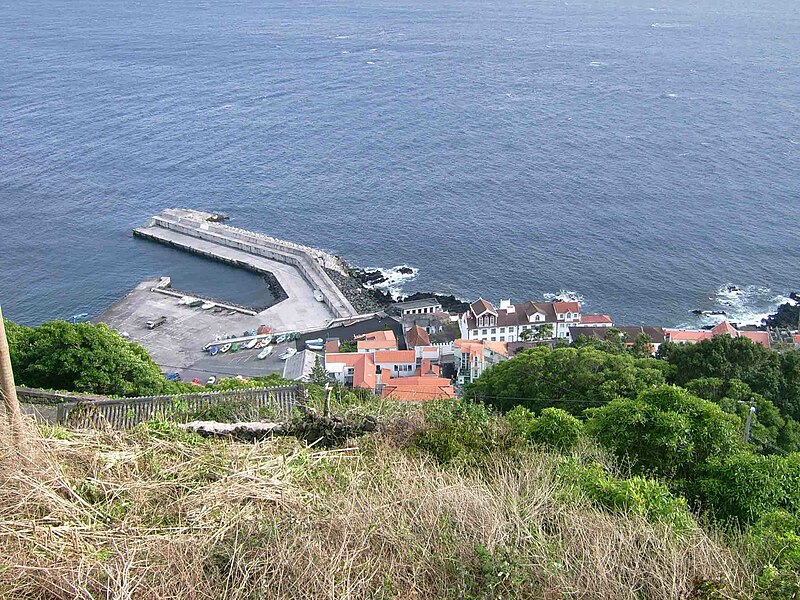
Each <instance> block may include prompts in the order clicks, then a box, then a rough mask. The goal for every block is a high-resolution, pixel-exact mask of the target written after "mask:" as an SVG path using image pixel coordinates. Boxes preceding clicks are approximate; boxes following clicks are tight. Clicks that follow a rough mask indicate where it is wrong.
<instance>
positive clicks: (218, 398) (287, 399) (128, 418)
mask: <svg viewBox="0 0 800 600" xmlns="http://www.w3.org/2000/svg"><path fill="white" fill-rule="evenodd" d="M18 394H19V396H20V400H21V401H23V402H31V401H33V402H35V403H40V404H41V403H43V402H46V401H47V400H50V402H51V403H52V402H60V403H59V404H57V405H56V406H55V409H56V417H55V420H56V422H57V423H59V424H61V425H67V426H69V427H75V428H79V429H87V428H95V427H111V428H113V429H130V428H131V427H134V426H135V425H137V424H138V423H142V422H144V421H149V420H151V419H154V418H158V417H161V418H167V419H172V420H178V421H181V420H186V419H188V418H189V417H190V416H191V415H192V414H194V413H197V412H199V411H201V410H203V409H204V408H208V407H211V406H213V405H214V404H221V403H230V404H235V405H249V406H251V407H253V408H255V409H256V410H260V409H270V410H271V411H272V412H274V414H275V416H276V417H278V418H280V417H283V418H286V417H288V416H289V415H290V414H291V413H292V412H293V411H294V410H295V409H300V408H302V407H304V406H305V389H304V388H303V386H298V385H291V386H279V387H265V388H254V389H242V390H226V391H220V392H201V393H198V394H177V395H171V396H144V397H139V398H114V399H112V398H104V399H98V398H97V397H86V398H83V397H80V396H69V395H66V394H59V393H55V392H46V391H43V390H28V389H24V390H23V389H22V388H20V390H19V391H18ZM67 399H68V401H66V402H64V400H67Z"/></svg>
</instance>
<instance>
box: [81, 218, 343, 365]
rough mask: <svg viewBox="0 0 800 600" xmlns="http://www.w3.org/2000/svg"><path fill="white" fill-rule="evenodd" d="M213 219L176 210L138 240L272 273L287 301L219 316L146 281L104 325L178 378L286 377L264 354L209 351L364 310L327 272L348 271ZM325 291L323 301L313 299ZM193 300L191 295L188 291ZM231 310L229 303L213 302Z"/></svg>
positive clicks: (142, 230) (310, 251)
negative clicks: (223, 342) (159, 321)
mask: <svg viewBox="0 0 800 600" xmlns="http://www.w3.org/2000/svg"><path fill="white" fill-rule="evenodd" d="M210 217H212V215H210V214H209V213H202V212H198V211H193V210H182V209H170V210H166V211H164V212H163V213H161V214H160V215H157V216H155V217H153V218H151V219H150V220H149V221H148V223H147V224H146V225H145V226H143V227H139V228H137V229H136V230H134V235H136V236H137V237H141V238H146V239H150V240H153V241H157V242H159V243H162V244H166V245H169V246H174V247H176V248H180V249H183V250H186V251H188V252H192V253H194V254H198V255H201V256H206V257H208V258H210V259H213V260H218V261H221V262H225V263H228V264H231V265H234V266H238V267H240V268H244V269H248V270H250V271H255V272H259V273H271V274H272V275H273V276H274V278H275V279H276V280H277V283H278V284H279V285H280V286H281V287H282V288H283V291H284V292H285V294H286V298H285V299H284V300H282V301H280V302H277V303H276V304H274V305H272V306H270V307H268V308H266V309H264V310H262V311H261V312H256V311H255V310H254V311H250V310H246V307H245V309H244V310H243V309H242V307H238V308H237V307H232V308H235V310H236V311H237V312H236V313H235V314H229V311H225V312H223V313H215V312H213V311H211V310H206V311H204V310H202V309H200V308H199V307H198V308H194V309H193V308H190V307H188V306H184V305H181V304H179V302H178V298H177V297H174V296H173V294H172V293H169V292H170V291H171V290H170V288H169V287H168V281H169V280H168V279H167V278H162V279H160V280H147V281H144V282H142V283H141V284H139V285H138V286H137V287H136V288H135V289H134V290H132V291H131V292H130V293H129V294H128V295H127V296H126V297H125V298H123V299H121V300H119V301H118V302H116V303H115V304H114V305H113V306H111V307H110V308H109V309H108V310H106V311H105V312H104V313H103V314H102V315H100V316H99V318H98V319H97V321H101V322H104V323H107V324H108V325H110V326H111V327H114V328H115V329H117V330H119V331H124V332H126V333H127V334H128V335H129V336H130V338H131V339H132V340H134V341H136V342H138V343H140V344H142V345H143V346H144V347H145V348H147V350H148V351H149V352H150V354H151V356H152V357H153V359H154V360H155V361H156V362H157V363H158V364H159V365H161V366H162V367H163V368H164V370H165V371H170V372H172V371H178V372H181V374H182V375H183V376H184V377H185V378H187V377H188V378H192V377H194V376H197V377H199V378H200V379H202V380H205V379H206V378H207V377H208V376H209V375H218V376H219V375H224V376H232V375H245V376H247V375H250V376H253V375H266V374H268V373H271V372H281V371H282V369H283V362H282V361H280V360H279V359H278V358H277V355H278V354H280V352H282V351H283V350H284V349H285V347H284V345H281V346H280V347H276V348H275V352H274V356H271V357H269V358H268V359H266V360H257V359H256V356H257V354H258V351H240V352H237V353H228V354H225V355H217V356H215V357H210V356H209V355H208V354H207V353H205V352H203V350H202V349H203V346H204V345H206V344H207V343H208V342H209V341H211V340H213V339H214V338H215V337H216V336H217V335H221V336H228V335H233V336H241V335H242V332H244V331H248V330H252V329H256V328H257V327H258V326H259V325H262V324H264V325H269V326H270V327H272V328H273V331H275V332H276V333H288V332H300V333H303V332H306V331H314V330H319V329H324V328H325V327H327V325H328V323H329V322H331V321H332V320H333V319H337V318H348V317H353V316H356V314H357V311H356V310H355V309H354V308H353V305H352V304H351V303H350V302H349V301H348V300H347V298H346V297H345V296H344V295H343V294H342V292H341V291H340V290H339V288H338V287H337V286H336V285H335V284H334V283H333V281H332V280H331V278H330V276H329V275H328V273H327V272H326V269H331V270H344V269H343V265H342V264H341V261H339V259H337V258H336V257H334V256H331V255H330V254H327V253H324V252H321V251H319V250H316V249H314V248H308V247H306V246H300V245H298V244H293V243H291V242H285V241H282V240H277V239H275V238H270V237H268V236H264V235H261V234H257V233H253V232H249V231H244V230H241V229H237V228H235V227H230V226H228V225H223V224H221V223H217V222H212V221H209V220H208V219H209V218H210ZM314 290H320V291H321V292H322V294H323V296H324V302H319V301H317V300H315V299H314ZM185 293H186V294H187V295H192V294H191V290H188V291H187V292H185ZM211 300H212V301H215V302H216V303H218V304H220V305H225V306H229V305H228V304H226V303H225V299H224V298H219V299H211ZM160 316H164V317H165V318H166V322H165V323H164V324H163V325H161V326H159V327H157V328H156V329H153V330H150V329H148V328H147V326H146V323H147V321H149V320H151V319H154V318H157V317H160Z"/></svg>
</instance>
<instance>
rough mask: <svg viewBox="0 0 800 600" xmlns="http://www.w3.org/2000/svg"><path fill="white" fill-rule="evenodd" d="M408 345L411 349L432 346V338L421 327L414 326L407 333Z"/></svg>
mask: <svg viewBox="0 0 800 600" xmlns="http://www.w3.org/2000/svg"><path fill="white" fill-rule="evenodd" d="M406 345H407V346H408V347H409V348H416V347H417V346H430V345H431V337H430V336H429V335H428V332H427V331H425V330H424V329H423V328H422V327H420V326H419V325H414V326H413V327H412V328H411V329H409V330H408V331H406Z"/></svg>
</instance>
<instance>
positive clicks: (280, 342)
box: [275, 333, 288, 344]
mask: <svg viewBox="0 0 800 600" xmlns="http://www.w3.org/2000/svg"><path fill="white" fill-rule="evenodd" d="M287 337H288V336H287V335H286V334H285V333H284V334H282V335H279V336H278V338H277V339H276V340H275V343H276V344H282V343H283V342H285V341H286V338H287Z"/></svg>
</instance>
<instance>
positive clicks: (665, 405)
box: [586, 385, 742, 478]
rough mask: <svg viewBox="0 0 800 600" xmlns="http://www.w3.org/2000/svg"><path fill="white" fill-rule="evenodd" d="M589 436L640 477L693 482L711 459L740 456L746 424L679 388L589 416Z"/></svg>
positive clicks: (665, 388) (617, 402) (661, 389)
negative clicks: (647, 475)
mask: <svg viewBox="0 0 800 600" xmlns="http://www.w3.org/2000/svg"><path fill="white" fill-rule="evenodd" d="M586 412H587V414H588V415H589V420H588V422H587V423H586V431H587V433H588V434H589V435H591V436H592V437H594V438H595V439H596V440H597V441H599V442H600V443H601V444H602V445H603V446H605V447H606V448H608V449H610V450H611V451H612V452H614V453H615V454H616V455H617V456H618V457H620V458H624V459H629V460H631V461H632V466H633V468H634V470H636V471H638V472H640V473H657V474H659V475H662V476H665V477H678V478H691V477H692V474H693V473H694V471H695V469H696V468H697V467H698V466H700V465H702V464H703V463H705V462H706V461H708V460H709V459H711V458H715V457H720V456H725V455H728V454H731V453H733V452H737V451H740V450H741V442H740V441H739V436H740V434H739V430H740V429H741V426H742V423H741V421H740V420H739V419H738V418H737V417H735V416H733V415H729V414H727V413H725V412H724V411H723V410H722V409H721V408H720V407H719V406H717V405H716V404H714V403H713V402H709V401H707V400H701V399H700V398H697V397H696V396H692V395H691V394H690V393H689V392H687V391H686V390H684V389H681V388H678V387H675V386H666V385H665V386H660V387H658V388H655V389H652V390H648V391H645V392H642V393H641V394H640V395H639V396H638V397H637V398H636V399H635V400H631V399H622V398H620V399H617V400H614V401H612V402H609V403H608V404H607V405H605V406H603V407H601V408H594V409H589V410H587V411H586Z"/></svg>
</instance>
